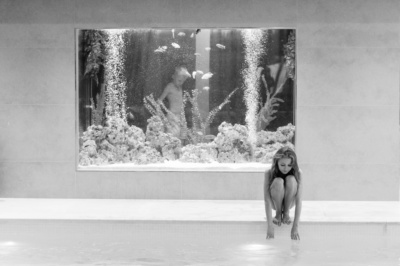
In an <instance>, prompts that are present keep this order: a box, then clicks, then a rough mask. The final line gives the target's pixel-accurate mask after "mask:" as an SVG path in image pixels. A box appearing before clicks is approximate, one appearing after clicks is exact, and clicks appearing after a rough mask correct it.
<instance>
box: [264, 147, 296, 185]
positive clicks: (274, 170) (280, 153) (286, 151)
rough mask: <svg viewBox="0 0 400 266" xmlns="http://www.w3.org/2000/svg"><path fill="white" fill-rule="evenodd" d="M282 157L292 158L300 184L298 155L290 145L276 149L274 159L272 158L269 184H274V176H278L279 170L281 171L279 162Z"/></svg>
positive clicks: (294, 170)
mask: <svg viewBox="0 0 400 266" xmlns="http://www.w3.org/2000/svg"><path fill="white" fill-rule="evenodd" d="M282 158H289V159H291V160H292V169H293V172H294V178H296V181H297V184H300V181H301V180H300V170H299V165H298V164H297V156H296V153H295V152H294V150H292V149H291V148H290V147H288V146H285V147H282V148H280V149H279V150H277V151H276V153H275V155H274V157H273V159H272V166H271V170H270V175H269V185H271V184H272V181H273V179H274V178H273V177H274V176H277V174H278V171H279V166H278V162H279V160H280V159H282Z"/></svg>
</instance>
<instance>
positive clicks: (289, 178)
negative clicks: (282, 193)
mask: <svg viewBox="0 0 400 266" xmlns="http://www.w3.org/2000/svg"><path fill="white" fill-rule="evenodd" d="M287 185H289V186H292V187H293V186H296V187H297V181H296V178H295V177H294V176H292V175H288V176H287V177H286V186H287Z"/></svg>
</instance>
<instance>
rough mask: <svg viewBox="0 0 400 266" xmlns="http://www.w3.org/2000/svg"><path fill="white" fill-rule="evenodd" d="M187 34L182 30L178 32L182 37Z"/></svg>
mask: <svg viewBox="0 0 400 266" xmlns="http://www.w3.org/2000/svg"><path fill="white" fill-rule="evenodd" d="M185 35H186V33H184V32H182V31H181V32H179V33H178V36H181V37H183V36H185Z"/></svg>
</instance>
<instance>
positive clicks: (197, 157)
mask: <svg viewBox="0 0 400 266" xmlns="http://www.w3.org/2000/svg"><path fill="white" fill-rule="evenodd" d="M217 156H218V151H217V145H216V144H215V143H198V144H196V145H193V144H189V145H186V146H185V147H183V148H182V155H181V158H180V161H182V162H190V163H212V162H217Z"/></svg>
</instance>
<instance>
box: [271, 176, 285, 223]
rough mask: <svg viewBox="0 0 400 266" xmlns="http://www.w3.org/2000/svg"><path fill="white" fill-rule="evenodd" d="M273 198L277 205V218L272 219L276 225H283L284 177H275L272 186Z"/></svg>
mask: <svg viewBox="0 0 400 266" xmlns="http://www.w3.org/2000/svg"><path fill="white" fill-rule="evenodd" d="M270 191H271V193H270V194H271V199H272V201H273V204H274V205H275V211H276V214H275V218H274V219H273V220H272V222H273V223H274V224H276V225H279V226H280V225H281V222H282V202H283V197H284V196H285V187H284V184H283V179H282V178H275V179H274V181H272V184H271V187H270Z"/></svg>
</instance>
